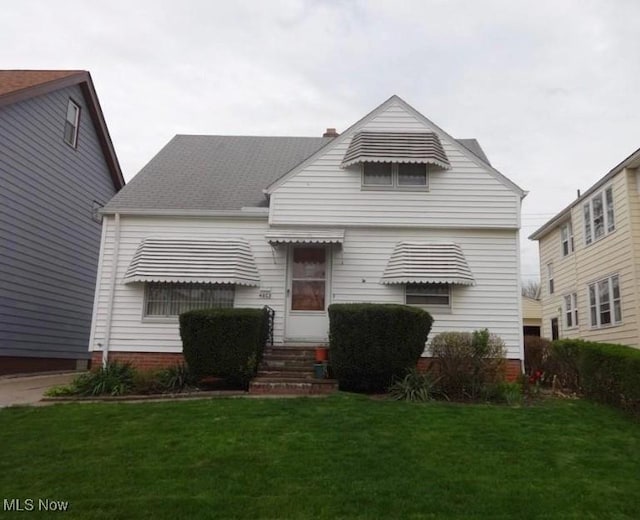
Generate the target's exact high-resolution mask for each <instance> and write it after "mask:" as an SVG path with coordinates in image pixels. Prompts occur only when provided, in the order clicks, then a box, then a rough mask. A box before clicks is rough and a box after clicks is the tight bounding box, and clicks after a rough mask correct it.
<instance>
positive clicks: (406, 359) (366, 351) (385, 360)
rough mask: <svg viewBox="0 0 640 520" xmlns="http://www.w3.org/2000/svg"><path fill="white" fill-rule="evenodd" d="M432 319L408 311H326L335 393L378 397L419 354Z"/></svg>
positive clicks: (370, 307)
mask: <svg viewBox="0 0 640 520" xmlns="http://www.w3.org/2000/svg"><path fill="white" fill-rule="evenodd" d="M432 323H433V318H432V317H431V315H430V314H429V313H428V312H426V311H424V310H422V309H419V308H416V307H410V306H407V305H393V304H375V303H346V304H333V305H330V306H329V327H330V329H329V341H330V353H331V365H332V367H333V372H334V375H335V378H336V379H337V380H338V382H339V384H340V389H342V390H350V391H356V392H371V391H383V390H385V389H386V388H388V387H389V385H390V384H391V383H392V382H393V380H394V379H396V378H399V377H402V376H403V375H404V374H405V372H406V370H407V369H409V368H414V367H415V366H416V364H417V362H418V359H419V358H420V355H421V354H422V352H423V351H424V348H425V342H426V340H427V337H428V335H429V332H430V330H431V324H432Z"/></svg>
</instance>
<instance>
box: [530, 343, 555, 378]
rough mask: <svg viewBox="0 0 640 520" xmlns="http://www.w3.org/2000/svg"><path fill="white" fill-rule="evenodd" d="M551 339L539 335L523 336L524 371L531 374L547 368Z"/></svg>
mask: <svg viewBox="0 0 640 520" xmlns="http://www.w3.org/2000/svg"><path fill="white" fill-rule="evenodd" d="M550 350H551V341H549V340H548V339H546V338H541V337H539V336H525V337H524V371H525V373H526V374H529V375H533V374H535V373H537V372H545V371H546V370H547V359H548V357H549V354H550Z"/></svg>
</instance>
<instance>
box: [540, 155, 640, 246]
mask: <svg viewBox="0 0 640 520" xmlns="http://www.w3.org/2000/svg"><path fill="white" fill-rule="evenodd" d="M638 167H640V148H638V149H637V150H636V151H635V152H633V153H632V154H631V155H629V156H628V157H627V158H626V159H624V160H623V161H622V162H620V163H619V164H617V165H616V166H615V167H613V168H612V169H611V170H609V172H608V173H607V174H606V175H604V176H603V177H602V178H601V179H600V180H599V181H597V182H596V183H595V184H594V185H593V186H591V187H590V188H589V189H588V190H587V191H585V192H584V193H583V194H582V195H580V197H578V198H577V199H576V200H574V201H573V202H572V203H571V204H569V205H568V206H567V207H566V208H564V209H563V210H562V211H560V213H558V214H557V215H555V216H554V217H552V218H551V219H549V220H548V221H547V222H546V223H545V224H543V225H542V226H540V227H539V228H538V229H537V230H536V231H534V232H533V233H531V235H529V240H540V239H541V238H542V237H544V236H545V235H547V234H549V233H550V232H551V231H553V230H554V229H555V228H556V227H557V226H558V225H560V224H561V223H563V222H564V221H565V220H567V218H568V217H570V216H571V210H572V209H573V208H574V207H575V206H577V205H578V204H580V203H581V202H582V201H583V200H585V199H587V198H589V197H590V196H591V195H593V193H594V192H595V191H597V190H599V189H600V188H601V187H602V186H604V185H605V184H606V183H607V182H609V181H610V180H611V179H613V177H615V176H616V175H617V174H618V173H620V172H622V171H623V170H624V169H625V168H638Z"/></svg>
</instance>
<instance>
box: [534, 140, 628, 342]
mask: <svg viewBox="0 0 640 520" xmlns="http://www.w3.org/2000/svg"><path fill="white" fill-rule="evenodd" d="M639 167H640V150H637V151H636V152H634V153H633V154H631V155H630V156H629V157H627V158H626V159H625V160H624V161H622V162H621V163H620V164H618V166H616V167H615V168H614V169H613V170H611V171H610V172H609V173H607V174H606V175H605V176H604V177H603V178H602V179H600V180H599V181H598V182H596V183H595V184H594V185H593V186H592V187H591V188H589V189H588V190H587V191H586V192H585V193H584V194H582V195H581V196H579V197H578V199H577V200H575V201H574V202H573V203H571V204H570V205H569V206H568V207H567V208H565V209H564V210H563V211H561V212H560V213H558V214H557V215H556V216H555V217H553V218H552V219H551V220H550V221H549V222H547V223H546V224H545V225H544V226H542V227H541V228H540V229H538V230H537V231H536V232H535V233H533V234H532V235H531V237H530V238H531V239H532V240H538V241H539V246H540V272H541V275H542V321H543V324H542V335H543V336H545V337H548V338H552V339H555V338H581V339H585V340H591V341H606V342H611V343H621V344H625V345H631V346H635V347H640V320H639V319H638V318H639V314H638V306H639V305H640V299H639V296H640V295H639V294H638V287H640V170H639V169H638V168H639Z"/></svg>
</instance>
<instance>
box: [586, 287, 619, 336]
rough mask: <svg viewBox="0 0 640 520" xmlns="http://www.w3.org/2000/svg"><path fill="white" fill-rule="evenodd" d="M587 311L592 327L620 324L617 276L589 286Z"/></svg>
mask: <svg viewBox="0 0 640 520" xmlns="http://www.w3.org/2000/svg"><path fill="white" fill-rule="evenodd" d="M589 310H590V315H591V326H592V327H605V326H607V325H614V324H616V323H620V322H622V307H621V304H620V284H619V279H618V275H614V276H610V277H609V278H605V279H603V280H598V281H597V282H594V283H591V284H589Z"/></svg>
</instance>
